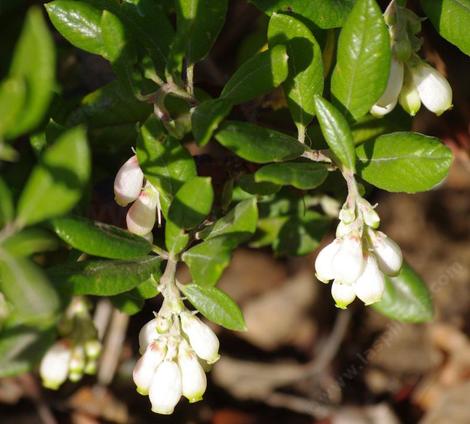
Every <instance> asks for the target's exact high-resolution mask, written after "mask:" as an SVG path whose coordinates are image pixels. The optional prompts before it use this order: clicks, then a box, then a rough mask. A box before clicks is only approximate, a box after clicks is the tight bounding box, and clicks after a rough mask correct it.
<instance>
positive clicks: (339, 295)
mask: <svg viewBox="0 0 470 424" xmlns="http://www.w3.org/2000/svg"><path fill="white" fill-rule="evenodd" d="M331 296H332V297H333V299H334V300H335V303H336V307H337V308H340V309H346V307H347V306H348V305H349V304H350V303H351V302H352V301H353V300H354V299H355V298H356V293H355V292H354V288H353V286H352V284H345V283H341V282H340V281H337V280H335V281H333V284H332V285H331Z"/></svg>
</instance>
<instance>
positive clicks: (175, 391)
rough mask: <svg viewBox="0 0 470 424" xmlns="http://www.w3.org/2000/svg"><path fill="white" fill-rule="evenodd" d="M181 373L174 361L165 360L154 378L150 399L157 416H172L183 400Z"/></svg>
mask: <svg viewBox="0 0 470 424" xmlns="http://www.w3.org/2000/svg"><path fill="white" fill-rule="evenodd" d="M181 394H182V383H181V371H180V368H179V366H178V365H177V364H176V362H174V361H168V360H164V361H163V362H161V363H160V365H159V366H158V368H157V370H156V371H155V374H154V376H153V379H152V382H151V385H150V390H149V398H150V402H151V403H152V411H153V412H156V413H157V414H164V415H169V414H172V413H173V411H174V409H175V406H176V404H177V403H178V401H179V400H180V398H181Z"/></svg>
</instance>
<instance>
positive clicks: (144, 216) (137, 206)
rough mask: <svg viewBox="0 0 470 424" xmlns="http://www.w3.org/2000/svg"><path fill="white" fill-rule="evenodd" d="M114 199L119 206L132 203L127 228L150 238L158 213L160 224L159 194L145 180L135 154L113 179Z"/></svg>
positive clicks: (127, 217) (127, 218)
mask: <svg viewBox="0 0 470 424" xmlns="http://www.w3.org/2000/svg"><path fill="white" fill-rule="evenodd" d="M114 199H115V200H116V203H117V204H118V205H120V206H123V207H125V206H127V205H128V204H129V203H132V202H133V203H132V206H131V207H130V208H129V210H128V212H127V216H126V223H127V229H128V230H129V231H130V232H131V233H134V234H137V235H139V236H142V237H145V238H147V239H149V240H152V229H153V227H154V225H155V221H156V217H157V215H158V224H160V220H161V217H160V196H159V193H158V190H157V189H156V188H155V187H154V186H153V185H152V184H150V182H149V181H145V185H144V173H143V172H142V169H141V168H140V166H139V162H138V160H137V156H135V155H134V156H132V157H131V158H130V159H129V160H128V161H127V162H126V163H124V165H122V166H121V168H120V169H119V171H118V173H117V174H116V178H115V179H114Z"/></svg>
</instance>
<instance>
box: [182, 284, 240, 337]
mask: <svg viewBox="0 0 470 424" xmlns="http://www.w3.org/2000/svg"><path fill="white" fill-rule="evenodd" d="M181 289H182V291H183V293H184V295H185V296H186V297H187V298H188V300H189V301H190V302H191V304H192V305H193V306H194V307H195V308H196V309H197V310H198V311H199V312H200V313H201V314H202V315H204V316H205V317H206V318H207V319H208V320H209V321H212V322H214V323H215V324H219V325H221V326H222V327H225V328H228V329H229V330H237V331H244V330H246V324H245V320H244V319H243V315H242V312H241V311H240V308H239V307H238V306H237V304H236V303H235V302H234V301H233V300H232V299H231V298H230V297H229V296H228V295H226V294H225V293H224V292H223V291H221V290H219V289H217V288H216V287H203V286H198V285H197V284H188V285H186V286H182V288H181Z"/></svg>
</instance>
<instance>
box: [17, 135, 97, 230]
mask: <svg viewBox="0 0 470 424" xmlns="http://www.w3.org/2000/svg"><path fill="white" fill-rule="evenodd" d="M89 174H90V153H89V150H88V145H87V140H86V135H85V131H84V129H83V128H81V127H77V128H72V129H70V130H68V131H67V132H65V133H63V134H62V135H61V136H60V137H59V138H58V139H57V141H56V142H55V143H54V144H53V145H52V146H51V147H49V148H48V149H47V150H46V151H45V152H44V154H43V156H42V159H41V161H40V163H39V164H38V165H36V167H35V168H34V169H33V171H32V173H31V175H30V177H29V179H28V181H27V183H26V186H25V188H24V189H23V192H22V193H21V197H20V200H19V202H18V216H17V221H18V223H19V224H20V225H31V224H34V223H36V222H39V221H43V220H45V219H48V218H52V217H54V216H57V215H62V214H64V213H67V212H68V211H69V210H70V209H71V208H72V207H73V206H74V205H75V204H76V203H77V201H78V200H79V199H80V197H81V194H82V190H83V188H84V186H85V184H86V183H87V181H88V177H89Z"/></svg>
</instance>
